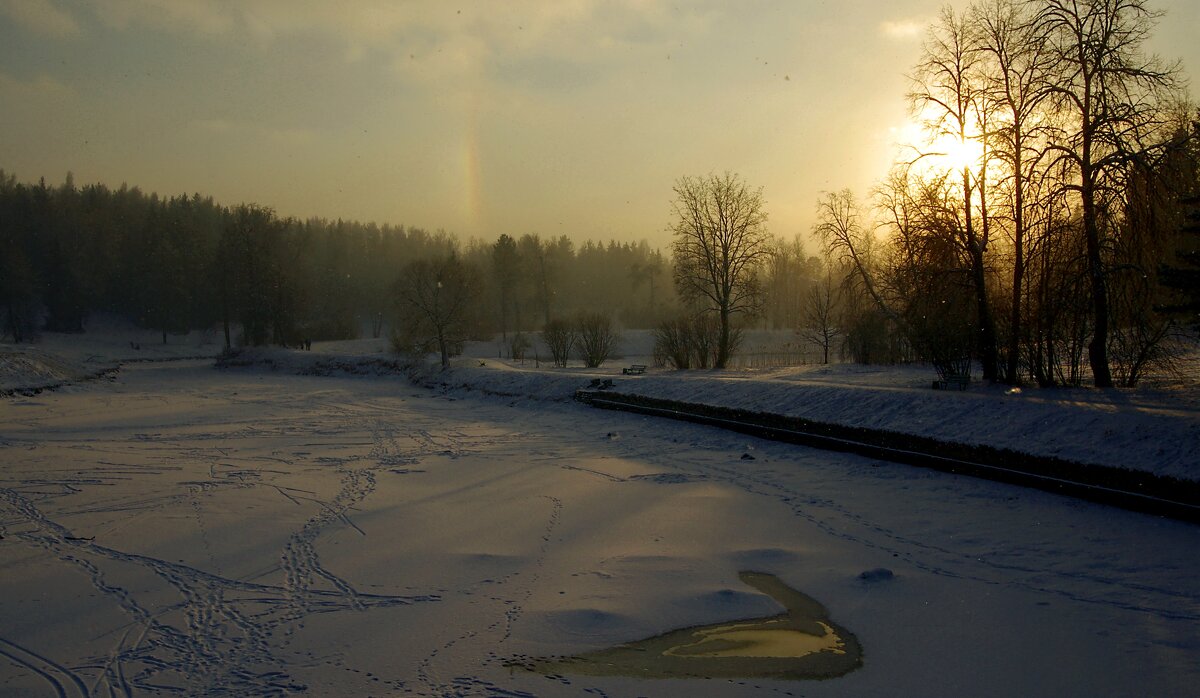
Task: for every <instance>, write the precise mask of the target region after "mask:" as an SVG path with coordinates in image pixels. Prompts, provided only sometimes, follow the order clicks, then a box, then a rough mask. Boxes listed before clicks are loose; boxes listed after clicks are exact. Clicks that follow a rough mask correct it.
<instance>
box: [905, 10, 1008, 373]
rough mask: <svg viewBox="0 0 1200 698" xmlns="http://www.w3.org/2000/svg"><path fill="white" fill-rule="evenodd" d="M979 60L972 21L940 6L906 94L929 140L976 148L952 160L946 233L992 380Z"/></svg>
mask: <svg viewBox="0 0 1200 698" xmlns="http://www.w3.org/2000/svg"><path fill="white" fill-rule="evenodd" d="M980 60H981V51H980V35H979V32H978V31H977V27H976V25H975V24H974V23H973V22H972V21H971V20H970V18H969V17H967V16H966V15H955V13H954V10H953V9H952V8H950V7H946V8H944V9H943V10H942V14H941V17H940V18H939V21H938V23H937V24H936V25H934V26H933V27H931V28H930V31H929V36H928V38H927V40H926V42H925V44H924V53H923V56H922V59H921V62H920V63H919V64H918V65H917V68H916V73H915V75H914V82H915V83H916V89H914V91H913V92H912V93H911V94H910V95H909V100H910V102H911V103H912V106H913V110H914V112H915V113H917V114H922V113H929V114H930V115H931V120H930V123H929V128H930V130H931V131H932V132H933V133H934V134H935V141H934V142H935V143H943V142H946V141H947V139H949V140H950V141H951V142H954V143H956V144H957V147H958V148H959V149H960V153H966V152H969V148H968V145H969V144H970V143H972V142H975V143H979V144H980V145H981V146H982V148H981V153H980V157H979V160H978V161H977V162H970V161H968V160H967V159H966V158H959V159H961V160H963V161H962V162H958V163H955V166H956V167H960V168H961V172H960V174H961V178H962V188H961V191H960V192H959V195H960V197H961V202H962V205H961V211H962V224H961V226H956V229H953V230H952V231H951V232H953V233H954V234H955V236H956V237H958V238H959V244H960V245H961V246H962V248H963V251H964V252H965V254H966V257H967V260H968V262H969V264H970V272H971V281H972V284H973V287H974V291H975V303H976V314H977V317H976V322H977V326H978V331H979V353H980V361H981V363H982V365H983V377H984V379H985V380H992V381H994V380H996V379H997V378H998V365H997V364H998V360H997V348H996V344H997V343H996V325H995V321H994V320H993V317H992V309H991V301H990V299H989V297H988V291H987V274H986V268H985V261H984V257H985V255H986V253H987V248H988V242H989V239H988V238H989V232H990V231H989V225H988V212H987V199H986V193H987V188H986V172H987V160H988V158H987V152H986V140H985V139H984V137H983V135H984V134H985V133H986V132H987V130H988V125H989V123H991V114H990V112H989V110H988V109H987V106H988V105H987V103H986V102H985V101H984V100H983V99H982V97H983V94H984V92H983V85H982V76H981V74H980V68H981V66H980ZM974 168H978V170H975V169H974ZM976 202H978V203H976ZM976 208H978V211H979V214H980V221H979V222H980V225H979V226H978V227H977V226H976V224H975V215H974V214H975V211H976Z"/></svg>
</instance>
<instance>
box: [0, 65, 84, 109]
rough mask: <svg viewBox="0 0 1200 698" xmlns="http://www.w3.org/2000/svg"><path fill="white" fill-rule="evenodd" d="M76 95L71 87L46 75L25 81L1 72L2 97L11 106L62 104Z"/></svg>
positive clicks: (0, 90) (0, 92)
mask: <svg viewBox="0 0 1200 698" xmlns="http://www.w3.org/2000/svg"><path fill="white" fill-rule="evenodd" d="M74 94H75V93H74V91H73V90H71V88H70V87H68V86H66V85H64V84H63V83H61V82H59V81H58V80H55V79H54V78H52V77H49V76H46V75H40V76H38V77H36V78H34V79H33V80H28V81H23V80H18V79H17V78H14V77H12V76H10V75H7V74H5V73H3V72H0V97H3V98H4V101H7V102H9V103H11V104H16V103H25V102H33V101H36V102H38V103H43V102H61V101H63V100H66V99H69V98H71V97H72V96H74Z"/></svg>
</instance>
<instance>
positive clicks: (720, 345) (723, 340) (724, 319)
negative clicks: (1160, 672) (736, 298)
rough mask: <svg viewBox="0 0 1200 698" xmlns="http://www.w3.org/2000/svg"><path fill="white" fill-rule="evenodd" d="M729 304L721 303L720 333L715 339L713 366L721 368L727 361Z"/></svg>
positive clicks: (728, 352)
mask: <svg viewBox="0 0 1200 698" xmlns="http://www.w3.org/2000/svg"><path fill="white" fill-rule="evenodd" d="M729 354H730V351H729V306H728V304H722V305H721V334H720V337H719V339H718V340H717V360H716V362H715V363H714V365H713V368H717V369H723V368H725V366H726V365H727V364H728V363H729Z"/></svg>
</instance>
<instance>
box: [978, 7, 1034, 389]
mask: <svg viewBox="0 0 1200 698" xmlns="http://www.w3.org/2000/svg"><path fill="white" fill-rule="evenodd" d="M971 12H972V19H973V21H974V23H975V24H976V25H977V28H978V31H979V38H978V50H979V51H980V52H982V53H983V55H984V57H985V65H984V67H983V80H984V85H983V103H984V104H986V107H985V109H984V111H985V112H988V113H993V114H995V116H996V119H995V124H996V125H995V126H994V128H992V129H990V130H989V131H988V132H987V133H985V134H984V135H985V136H986V138H987V141H988V143H990V144H992V152H993V154H994V156H995V157H996V159H997V160H999V161H1000V162H1001V163H1003V164H1004V166H1005V167H1006V169H1007V172H1008V176H1007V178H1006V181H1005V180H1002V181H1000V182H998V184H1000V185H1002V188H1001V190H1002V191H1003V192H1005V193H1007V194H1008V210H1009V218H1010V220H1011V223H1012V225H1011V238H1012V247H1013V268H1012V284H1011V301H1010V308H1009V327H1008V342H1007V347H1006V357H1005V359H1006V361H1005V369H1004V379H1005V380H1006V381H1008V382H1009V383H1012V384H1016V383H1019V382H1020V375H1019V360H1020V340H1021V336H1022V327H1021V324H1022V317H1023V315H1022V299H1023V293H1024V281H1025V266H1026V252H1027V247H1028V245H1029V240H1028V237H1029V231H1030V224H1031V222H1032V221H1031V218H1032V215H1033V209H1034V208H1035V207H1036V206H1037V202H1036V201H1033V200H1031V193H1032V192H1033V190H1034V187H1035V185H1036V182H1035V180H1036V179H1037V178H1038V177H1039V176H1040V175H1039V173H1041V174H1044V168H1043V166H1042V160H1043V157H1044V155H1045V154H1046V152H1047V151H1046V149H1045V147H1044V143H1045V138H1044V134H1045V133H1046V130H1047V129H1046V127H1045V126H1044V125H1042V124H1041V123H1040V122H1042V121H1043V119H1042V118H1041V116H1042V113H1043V106H1044V105H1045V103H1046V101H1047V97H1048V96H1049V94H1050V91H1049V89H1048V84H1049V83H1048V81H1047V79H1046V78H1047V75H1048V71H1049V70H1050V69H1051V62H1050V58H1051V52H1050V51H1049V48H1048V47H1047V46H1046V44H1045V43H1044V42H1042V41H1039V40H1038V30H1037V25H1036V24H1034V22H1033V17H1032V14H1031V11H1030V5H1029V3H1027V2H1021V0H990V1H989V2H986V3H984V4H981V5H976V6H974V7H973V8H972V11H971ZM1004 185H1006V186H1004Z"/></svg>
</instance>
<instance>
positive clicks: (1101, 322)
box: [1080, 138, 1113, 388]
mask: <svg viewBox="0 0 1200 698" xmlns="http://www.w3.org/2000/svg"><path fill="white" fill-rule="evenodd" d="M1083 148H1084V155H1083V160H1084V163H1085V165H1084V167H1083V168H1082V169H1083V171H1082V172H1081V173H1080V174H1081V177H1080V179H1081V180H1082V186H1081V187H1080V198H1081V199H1082V203H1083V235H1084V238H1085V240H1086V241H1087V263H1088V277H1089V281H1090V282H1091V288H1092V322H1093V327H1092V341H1091V342H1090V343H1089V344H1088V365H1089V366H1091V369H1092V382H1093V383H1094V384H1095V386H1096V387H1097V388H1111V387H1113V381H1112V372H1111V371H1110V370H1109V367H1108V281H1107V279H1106V275H1105V270H1104V257H1103V255H1102V251H1101V249H1100V227H1099V225H1098V223H1097V220H1096V191H1095V187H1094V184H1093V179H1094V173H1093V171H1092V169H1091V167H1089V166H1088V165H1087V163H1090V157H1091V152H1090V151H1091V139H1090V138H1085V139H1084V143H1083Z"/></svg>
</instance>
